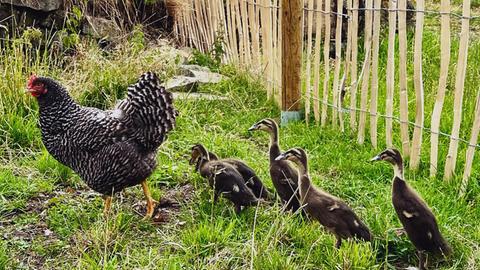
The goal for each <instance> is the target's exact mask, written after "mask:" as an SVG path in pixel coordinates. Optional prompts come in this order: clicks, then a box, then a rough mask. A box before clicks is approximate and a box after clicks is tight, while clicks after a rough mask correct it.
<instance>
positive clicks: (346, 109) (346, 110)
mask: <svg viewBox="0 0 480 270" xmlns="http://www.w3.org/2000/svg"><path fill="white" fill-rule="evenodd" d="M303 98H304V99H305V98H306V97H305V96H303ZM311 99H313V100H316V101H319V102H320V103H321V104H324V105H326V106H327V107H330V108H334V109H337V110H338V111H339V112H340V113H342V114H349V113H350V111H356V112H363V113H368V114H369V115H370V116H378V117H382V118H385V119H393V120H395V121H396V122H398V123H401V124H403V123H406V124H409V125H411V126H413V127H417V128H421V129H422V130H424V131H426V132H428V133H431V134H438V135H441V136H444V137H448V138H450V139H452V140H456V141H459V142H462V143H465V144H466V145H467V146H471V147H476V148H479V149H480V144H471V143H470V142H469V141H468V140H465V139H463V138H457V137H454V136H452V135H451V134H448V133H446V132H443V131H438V132H435V131H432V129H431V128H429V127H425V126H420V125H417V124H416V123H415V122H412V121H402V120H400V117H397V116H394V115H392V116H389V115H386V114H382V113H379V112H377V113H372V112H370V111H369V110H362V109H359V108H351V107H343V106H342V107H338V106H336V105H334V104H332V103H329V102H324V101H323V100H322V99H318V98H315V97H311Z"/></svg>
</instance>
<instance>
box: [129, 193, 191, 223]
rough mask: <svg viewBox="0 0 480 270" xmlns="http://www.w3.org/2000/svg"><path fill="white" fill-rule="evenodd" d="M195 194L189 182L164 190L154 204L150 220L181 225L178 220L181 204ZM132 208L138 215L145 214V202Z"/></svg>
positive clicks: (188, 200)
mask: <svg viewBox="0 0 480 270" xmlns="http://www.w3.org/2000/svg"><path fill="white" fill-rule="evenodd" d="M194 195H195V190H194V188H193V186H192V185H191V184H186V185H183V186H177V187H174V188H171V189H169V190H167V191H166V192H165V194H164V195H163V196H162V198H161V199H160V201H159V202H158V203H157V204H156V205H155V210H154V212H153V217H152V221H153V222H154V223H156V224H164V223H173V224H175V225H183V224H184V222H182V221H180V220H179V214H180V209H181V206H182V205H184V204H186V203H188V202H190V201H191V200H192V198H193V197H194ZM134 210H135V212H137V213H138V214H139V215H142V216H144V215H145V211H146V209H145V202H138V203H136V204H135V205H134Z"/></svg>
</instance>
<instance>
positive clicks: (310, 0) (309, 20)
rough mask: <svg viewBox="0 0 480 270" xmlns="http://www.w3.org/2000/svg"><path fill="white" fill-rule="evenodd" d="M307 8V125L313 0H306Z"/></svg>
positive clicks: (308, 118) (307, 120)
mask: <svg viewBox="0 0 480 270" xmlns="http://www.w3.org/2000/svg"><path fill="white" fill-rule="evenodd" d="M307 1H308V9H309V10H307V44H306V46H307V57H306V59H305V60H306V77H305V96H306V100H305V122H306V123H307V125H308V122H309V120H310V101H311V92H312V85H311V81H312V80H311V76H312V71H311V69H312V46H313V45H312V36H313V34H312V33H313V11H312V10H313V8H314V3H315V0H307Z"/></svg>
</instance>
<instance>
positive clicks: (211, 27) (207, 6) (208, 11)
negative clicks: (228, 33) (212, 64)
mask: <svg viewBox="0 0 480 270" xmlns="http://www.w3.org/2000/svg"><path fill="white" fill-rule="evenodd" d="M212 4H213V3H212V0H209V1H202V5H203V8H202V10H203V16H204V18H205V27H206V28H207V34H208V36H209V39H210V42H211V43H209V48H208V49H209V50H210V49H211V48H212V45H213V42H214V41H215V32H216V28H215V27H216V26H215V24H214V22H213V12H212V11H213V8H212Z"/></svg>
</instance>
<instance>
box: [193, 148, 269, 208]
mask: <svg viewBox="0 0 480 270" xmlns="http://www.w3.org/2000/svg"><path fill="white" fill-rule="evenodd" d="M208 155H209V156H210V160H221V161H223V162H226V163H228V164H230V165H232V166H233V167H235V169H237V171H238V172H239V173H240V174H241V175H242V177H243V180H244V181H245V185H247V187H248V188H249V189H251V190H252V192H253V194H254V195H255V197H257V198H262V199H264V200H270V199H272V198H273V196H272V194H271V193H270V192H269V191H268V189H267V187H265V185H264V184H263V182H262V180H260V178H259V177H258V176H257V174H256V173H255V171H254V170H253V169H252V168H250V166H248V165H247V164H246V163H245V162H243V161H242V160H239V159H235V158H222V159H220V158H219V157H218V156H217V155H216V154H214V153H212V152H210V151H209V152H208ZM199 161H200V160H199ZM198 166H199V165H198V163H197V167H198Z"/></svg>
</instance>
